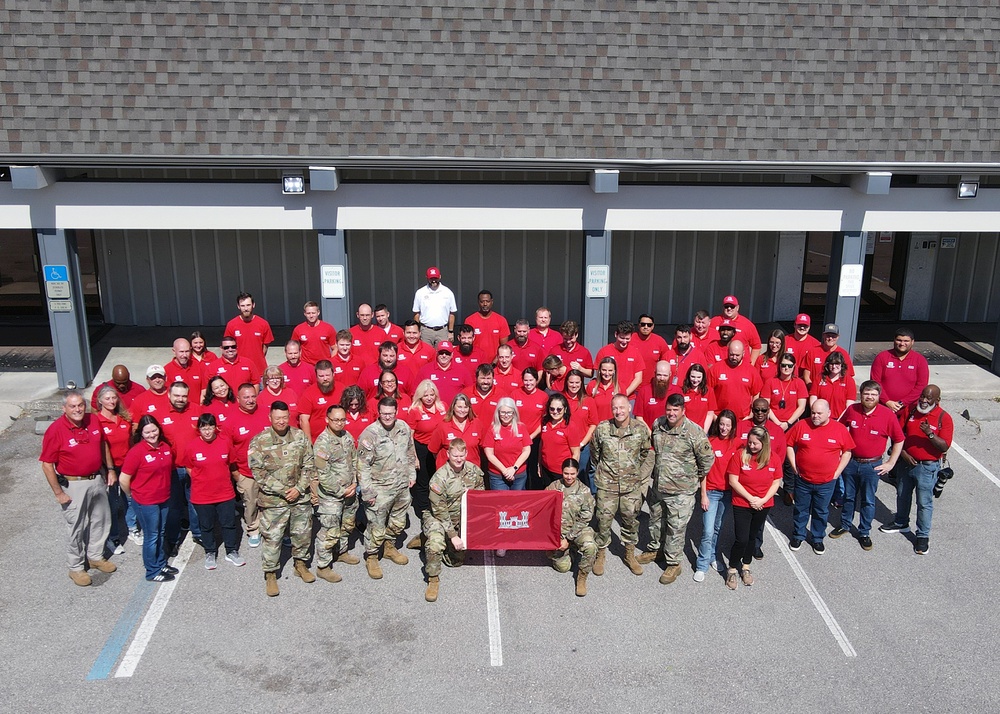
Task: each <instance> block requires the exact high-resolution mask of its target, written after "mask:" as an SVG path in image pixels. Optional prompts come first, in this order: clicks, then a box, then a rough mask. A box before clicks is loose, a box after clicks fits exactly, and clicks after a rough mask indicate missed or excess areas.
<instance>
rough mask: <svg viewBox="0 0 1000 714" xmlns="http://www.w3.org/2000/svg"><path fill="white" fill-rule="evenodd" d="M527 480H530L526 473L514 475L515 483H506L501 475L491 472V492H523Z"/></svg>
mask: <svg viewBox="0 0 1000 714" xmlns="http://www.w3.org/2000/svg"><path fill="white" fill-rule="evenodd" d="M527 480H528V474H527V473H526V472H524V471H522V472H521V473H519V474H515V475H514V482H513V483H507V482H506V481H504V479H503V476H501V475H500V474H495V473H493V472H492V471H490V490H491V491H523V490H524V486H525V483H526V482H527Z"/></svg>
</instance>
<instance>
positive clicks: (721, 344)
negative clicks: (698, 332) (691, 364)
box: [701, 325, 736, 366]
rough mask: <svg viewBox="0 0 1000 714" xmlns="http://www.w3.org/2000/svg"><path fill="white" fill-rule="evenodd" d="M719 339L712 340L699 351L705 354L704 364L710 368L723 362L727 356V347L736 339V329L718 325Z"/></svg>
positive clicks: (730, 326)
mask: <svg viewBox="0 0 1000 714" xmlns="http://www.w3.org/2000/svg"><path fill="white" fill-rule="evenodd" d="M718 335H719V339H717V340H712V341H711V342H708V343H706V344H703V345H702V346H701V351H702V352H704V353H705V359H706V364H707V365H708V366H712V365H713V364H717V363H719V362H725V361H726V356H727V355H728V354H729V345H731V344H732V342H733V339H734V338H735V337H736V328H735V327H733V326H732V325H719V331H718Z"/></svg>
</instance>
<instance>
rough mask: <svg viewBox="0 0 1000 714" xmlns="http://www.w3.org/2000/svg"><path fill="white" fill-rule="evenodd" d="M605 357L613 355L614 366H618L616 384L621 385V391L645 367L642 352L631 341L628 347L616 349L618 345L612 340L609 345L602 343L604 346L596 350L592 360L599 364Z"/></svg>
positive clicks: (626, 387)
mask: <svg viewBox="0 0 1000 714" xmlns="http://www.w3.org/2000/svg"><path fill="white" fill-rule="evenodd" d="M605 357H613V358H614V360H615V366H616V367H617V368H618V385H619V386H620V387H621V389H622V392H624V391H625V390H626V389H628V387H629V385H631V384H632V380H633V379H635V375H636V374H638V373H639V372H642V371H643V370H644V369H645V365H644V364H643V359H642V353H641V352H640V351H639V349H638V348H637V347H636V346H635V345H633V344H632V343H631V342H629V345H628V347H626V348H625V349H624V350H620V349H618V345H617V343H615V342H612V343H611V344H610V345H604V347H602V348H601V349H599V350H598V351H597V356H596V357H594V361H595V362H596V363H597V364H598V365H599V364H601V360H602V359H604V358H605ZM637 388H638V387H637Z"/></svg>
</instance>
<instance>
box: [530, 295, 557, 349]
mask: <svg viewBox="0 0 1000 714" xmlns="http://www.w3.org/2000/svg"><path fill="white" fill-rule="evenodd" d="M551 324H552V311H551V310H549V309H548V308H547V307H540V308H538V309H537V310H535V326H534V327H533V328H531V332H530V333H529V336H528V339H530V340H531V341H532V342H534V343H535V344H536V345H538V346H539V347H541V348H542V351H541V358H542V359H544V358H545V356H546V355H548V354H549V353H550V352H552V350H553V349H555V348H556V347H558V346H559V344H560V343H561V342H562V335H560V334H559V333H558V332H556V331H555V330H553V329H551V328H550V325H551Z"/></svg>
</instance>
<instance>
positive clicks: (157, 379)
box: [129, 364, 170, 424]
mask: <svg viewBox="0 0 1000 714" xmlns="http://www.w3.org/2000/svg"><path fill="white" fill-rule="evenodd" d="M146 384H148V385H149V389H147V390H146V391H144V392H143V393H142V394H140V395H138V396H137V397H136V398H135V399H133V400H132V406H131V407H129V413H130V414H131V415H132V423H133V424H135V423H136V422H137V421H139V417H141V416H142V415H143V414H152V415H153V416H155V417H157V419H159V417H161V416H163V414H164V413H165V412H166V411H167V410H168V409H169V408H170V397H168V396H167V370H166V369H164V367H163V365H161V364H151V365H149V367H147V368H146Z"/></svg>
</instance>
